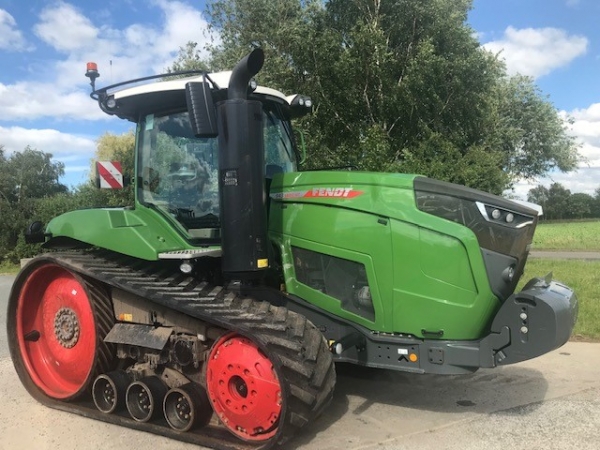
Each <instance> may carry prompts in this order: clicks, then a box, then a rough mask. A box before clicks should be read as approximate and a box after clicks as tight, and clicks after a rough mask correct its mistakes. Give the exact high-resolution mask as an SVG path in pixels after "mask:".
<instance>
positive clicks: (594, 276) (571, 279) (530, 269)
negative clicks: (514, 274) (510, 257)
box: [517, 259, 600, 341]
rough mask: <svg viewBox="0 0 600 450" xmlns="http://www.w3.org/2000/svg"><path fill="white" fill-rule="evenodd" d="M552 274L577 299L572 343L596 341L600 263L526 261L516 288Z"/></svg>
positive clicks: (598, 337)
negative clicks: (523, 272) (577, 307)
mask: <svg viewBox="0 0 600 450" xmlns="http://www.w3.org/2000/svg"><path fill="white" fill-rule="evenodd" d="M549 272H552V273H553V279H555V280H558V281H560V282H562V283H564V284H566V285H567V286H569V287H570V288H571V289H573V290H574V291H575V294H576V295H577V298H578V299H579V316H578V319H577V325H576V326H575V330H574V331H573V336H572V338H571V339H573V340H586V341H600V261H579V260H553V259H529V260H528V261H527V265H526V266H525V274H524V275H523V277H522V278H521V282H520V286H519V287H518V289H517V290H520V289H521V288H522V287H523V284H524V283H526V282H527V281H529V280H530V279H531V278H534V277H537V276H545V275H546V274H548V273H549Z"/></svg>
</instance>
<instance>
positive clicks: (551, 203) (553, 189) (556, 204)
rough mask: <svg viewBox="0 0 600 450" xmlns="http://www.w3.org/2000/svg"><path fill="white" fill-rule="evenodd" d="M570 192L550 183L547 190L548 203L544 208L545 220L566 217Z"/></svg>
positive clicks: (558, 184) (559, 185)
mask: <svg viewBox="0 0 600 450" xmlns="http://www.w3.org/2000/svg"><path fill="white" fill-rule="evenodd" d="M570 197H571V191H570V190H569V189H566V188H565V187H564V186H563V185H562V184H560V183H552V184H551V185H550V188H549V189H548V202H547V207H546V218H547V219H549V220H550V219H559V220H560V219H564V218H566V217H568V211H569V208H568V205H569V199H570Z"/></svg>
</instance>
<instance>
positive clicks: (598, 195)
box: [591, 187, 600, 217]
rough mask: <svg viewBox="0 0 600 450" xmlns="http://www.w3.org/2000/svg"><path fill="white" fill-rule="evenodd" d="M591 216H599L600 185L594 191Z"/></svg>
mask: <svg viewBox="0 0 600 450" xmlns="http://www.w3.org/2000/svg"><path fill="white" fill-rule="evenodd" d="M591 216H592V217H600V187H598V188H596V190H595V191H594V201H593V202H592V211H591Z"/></svg>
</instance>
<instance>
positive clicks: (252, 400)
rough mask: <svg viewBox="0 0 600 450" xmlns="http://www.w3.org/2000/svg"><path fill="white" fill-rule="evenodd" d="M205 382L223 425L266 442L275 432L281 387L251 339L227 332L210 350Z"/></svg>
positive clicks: (253, 438)
mask: <svg viewBox="0 0 600 450" xmlns="http://www.w3.org/2000/svg"><path fill="white" fill-rule="evenodd" d="M206 385H207V390H208V396H209V398H210V400H211V402H212V405H213V409H214V410H215V412H216V414H217V416H218V417H219V419H220V420H221V422H223V424H224V425H225V427H227V429H229V431H230V432H232V433H233V434H234V435H236V436H238V437H239V438H241V439H244V440H247V441H266V440H268V439H270V438H271V437H273V436H274V435H275V434H276V432H277V426H278V423H279V417H280V415H281V409H282V387H281V384H280V382H279V379H278V377H277V374H276V372H275V368H274V366H273V363H272V362H271V361H270V360H269V358H268V357H267V356H266V355H265V354H264V353H263V351H262V350H261V349H260V348H259V347H258V346H257V345H256V344H255V343H254V342H252V341H251V340H250V339H248V338H245V337H243V336H239V335H236V334H229V335H226V336H224V337H222V338H221V339H219V340H218V341H217V342H216V343H215V344H214V345H213V348H212V350H211V352H210V356H209V359H208V363H207V373H206Z"/></svg>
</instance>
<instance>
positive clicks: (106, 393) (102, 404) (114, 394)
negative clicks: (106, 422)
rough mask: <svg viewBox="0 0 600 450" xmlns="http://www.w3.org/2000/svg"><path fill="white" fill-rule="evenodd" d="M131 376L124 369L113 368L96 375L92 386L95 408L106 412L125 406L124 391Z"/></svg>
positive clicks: (115, 410) (109, 412)
mask: <svg viewBox="0 0 600 450" xmlns="http://www.w3.org/2000/svg"><path fill="white" fill-rule="evenodd" d="M131 379H132V377H131V376H130V375H129V374H128V373H127V372H125V371H124V370H115V371H114V372H109V373H106V374H102V375H98V376H97V377H96V379H95V380H94V384H93V386H92V397H93V399H94V404H95V405H96V408H98V409H99V410H100V411H102V412H103V413H106V414H111V413H113V412H117V411H119V410H121V409H123V408H124V407H125V391H126V390H127V386H128V385H129V383H131Z"/></svg>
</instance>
